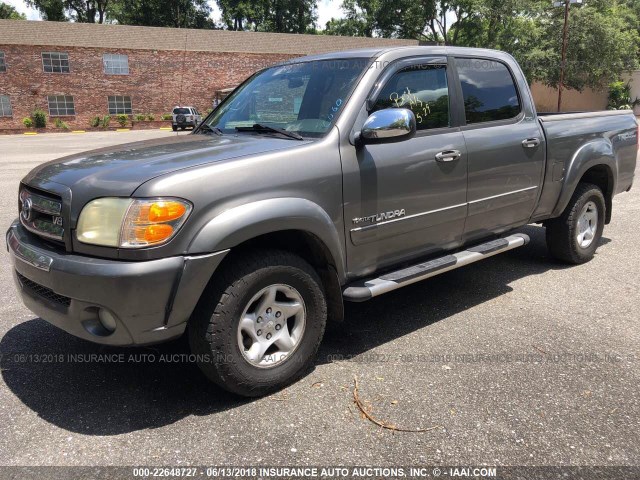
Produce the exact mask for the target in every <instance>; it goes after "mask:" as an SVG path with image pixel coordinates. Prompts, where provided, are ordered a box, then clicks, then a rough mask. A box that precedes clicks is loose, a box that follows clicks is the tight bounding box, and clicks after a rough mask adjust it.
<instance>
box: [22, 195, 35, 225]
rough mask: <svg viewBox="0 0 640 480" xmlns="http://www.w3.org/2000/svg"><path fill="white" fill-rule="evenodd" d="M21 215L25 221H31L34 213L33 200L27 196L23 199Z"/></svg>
mask: <svg viewBox="0 0 640 480" xmlns="http://www.w3.org/2000/svg"><path fill="white" fill-rule="evenodd" d="M20 215H21V216H22V219H23V220H24V221H25V222H29V221H31V216H32V215H33V202H32V201H31V199H30V198H25V199H24V200H23V201H22V211H21V212H20Z"/></svg>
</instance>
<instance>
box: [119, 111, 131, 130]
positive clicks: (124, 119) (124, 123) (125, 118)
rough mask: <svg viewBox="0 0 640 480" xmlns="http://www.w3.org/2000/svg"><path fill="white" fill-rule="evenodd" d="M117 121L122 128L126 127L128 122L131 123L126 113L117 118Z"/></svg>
mask: <svg viewBox="0 0 640 480" xmlns="http://www.w3.org/2000/svg"><path fill="white" fill-rule="evenodd" d="M116 120H117V121H118V123H119V124H120V126H121V127H126V126H127V122H128V121H129V117H128V116H127V115H125V114H124V113H121V114H119V115H118V116H117V117H116Z"/></svg>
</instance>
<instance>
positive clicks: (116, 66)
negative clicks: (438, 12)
mask: <svg viewBox="0 0 640 480" xmlns="http://www.w3.org/2000/svg"><path fill="white" fill-rule="evenodd" d="M102 63H103V64H104V73H108V74H110V75H129V57H128V56H127V55H118V54H115V53H105V54H104V55H103V56H102Z"/></svg>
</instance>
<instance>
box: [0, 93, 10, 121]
mask: <svg viewBox="0 0 640 480" xmlns="http://www.w3.org/2000/svg"><path fill="white" fill-rule="evenodd" d="M0 117H13V108H12V107H11V98H9V95H0Z"/></svg>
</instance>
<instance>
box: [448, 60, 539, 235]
mask: <svg viewBox="0 0 640 480" xmlns="http://www.w3.org/2000/svg"><path fill="white" fill-rule="evenodd" d="M455 63H456V70H457V75H458V77H459V83H458V86H459V88H460V90H459V95H461V97H462V98H463V99H464V110H465V119H466V125H465V126H463V127H462V131H463V134H464V139H465V142H466V145H467V150H468V156H469V159H468V169H469V179H468V191H467V196H468V203H469V211H468V217H467V221H466V224H465V229H464V240H465V241H471V240H476V239H480V238H482V237H486V236H488V235H490V234H491V233H501V232H504V231H506V230H509V229H510V228H513V227H517V226H520V225H523V224H526V223H527V221H528V220H529V218H530V217H531V215H532V213H533V210H534V208H535V205H536V202H537V199H538V196H539V193H540V191H541V188H542V172H543V168H544V161H545V144H544V135H543V133H542V131H541V128H540V125H539V124H538V122H537V121H536V118H535V110H534V107H533V105H532V104H531V97H530V95H529V94H528V90H526V88H527V87H526V85H525V84H518V81H517V80H516V78H518V77H516V76H515V75H514V72H513V71H512V69H511V67H510V66H509V65H508V64H507V63H503V62H502V61H497V60H495V59H486V58H470V57H457V58H456V60H455ZM518 74H519V72H518ZM520 78H521V82H523V81H524V80H523V78H522V77H521V76H520Z"/></svg>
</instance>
